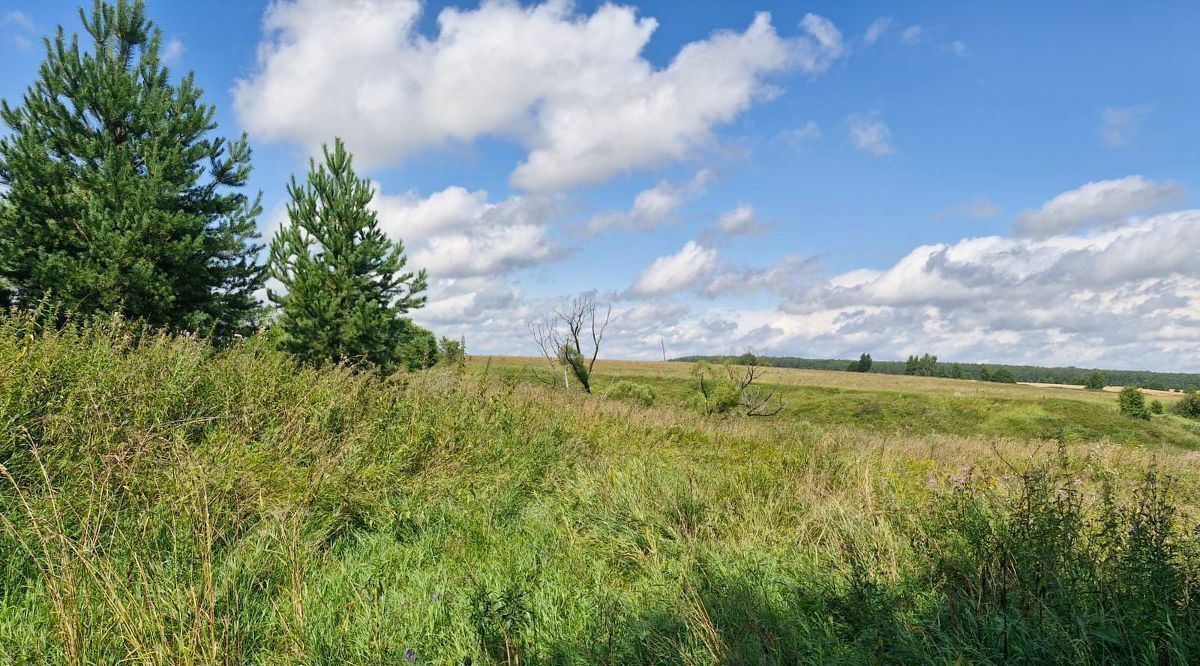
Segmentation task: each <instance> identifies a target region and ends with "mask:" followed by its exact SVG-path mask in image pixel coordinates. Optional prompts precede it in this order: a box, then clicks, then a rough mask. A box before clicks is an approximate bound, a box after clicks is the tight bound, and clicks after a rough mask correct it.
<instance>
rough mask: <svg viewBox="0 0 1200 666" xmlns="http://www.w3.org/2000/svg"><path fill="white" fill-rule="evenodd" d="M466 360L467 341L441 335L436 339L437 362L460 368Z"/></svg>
mask: <svg viewBox="0 0 1200 666" xmlns="http://www.w3.org/2000/svg"><path fill="white" fill-rule="evenodd" d="M466 362H467V343H466V341H465V340H453V339H451V338H447V337H446V336H442V338H441V340H439V341H438V363H440V364H442V365H448V366H451V367H455V368H461V367H463V365H464V364H466Z"/></svg>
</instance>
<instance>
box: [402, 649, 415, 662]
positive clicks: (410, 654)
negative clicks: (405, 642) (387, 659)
mask: <svg viewBox="0 0 1200 666" xmlns="http://www.w3.org/2000/svg"><path fill="white" fill-rule="evenodd" d="M404 660H405V661H416V660H417V651H416V650H414V649H412V648H408V649H407V650H405V651H404Z"/></svg>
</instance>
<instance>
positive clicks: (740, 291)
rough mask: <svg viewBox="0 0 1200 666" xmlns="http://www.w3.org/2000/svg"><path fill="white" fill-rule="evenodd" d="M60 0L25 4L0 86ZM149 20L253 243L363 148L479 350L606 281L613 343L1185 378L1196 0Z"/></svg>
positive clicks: (188, 7)
mask: <svg viewBox="0 0 1200 666" xmlns="http://www.w3.org/2000/svg"><path fill="white" fill-rule="evenodd" d="M75 6H76V5H75V3H66V2H48V1H41V2H35V1H25V0H6V2H5V4H4V7H3V8H2V9H0V56H2V60H0V97H3V98H5V99H8V100H10V101H16V100H18V99H19V97H20V95H21V94H22V92H23V90H24V88H25V87H26V86H27V85H28V84H29V82H30V81H31V80H32V78H33V77H34V75H35V72H36V68H37V65H38V63H39V62H40V60H41V57H42V49H41V46H40V43H39V39H40V36H41V35H43V34H48V33H49V32H50V31H51V30H52V29H53V28H54V26H55V25H57V24H60V23H61V24H64V25H65V26H66V27H67V29H68V30H75V29H77V26H78V20H77V18H76V17H75V11H76V10H75ZM149 6H150V11H151V14H152V16H153V18H154V19H155V20H156V21H157V22H158V24H159V25H160V27H161V28H162V29H163V32H164V36H165V39H166V41H167V42H169V43H170V44H171V46H169V50H170V51H171V56H172V57H171V63H172V65H171V66H172V67H173V70H174V71H176V72H182V71H184V70H188V69H191V70H194V71H195V72H196V76H197V78H198V80H199V82H200V83H201V84H202V85H203V86H204V88H205V89H206V91H207V99H208V101H209V102H210V103H212V104H214V105H215V106H216V108H217V117H218V121H219V122H220V125H221V130H220V131H221V132H223V133H227V134H234V133H238V132H241V131H243V130H245V131H248V132H250V137H251V141H252V144H253V146H254V148H255V157H256V159H255V169H256V170H255V174H254V178H253V186H254V187H255V188H256V189H261V190H262V191H263V193H264V204H265V207H266V209H267V211H266V213H265V214H264V216H263V219H262V220H261V227H262V229H263V231H264V234H266V235H269V234H270V233H271V231H272V229H273V228H274V226H275V225H277V224H279V223H280V221H281V219H282V205H283V199H284V184H285V182H286V181H287V178H288V177H289V175H290V174H292V173H302V171H303V169H304V168H305V161H306V159H307V156H308V155H310V154H311V153H312V152H313V151H314V150H315V148H316V146H318V145H319V144H320V142H322V141H328V140H330V139H331V138H332V137H333V136H334V135H335V134H336V135H341V136H344V137H345V138H346V139H347V141H348V142H349V143H350V147H351V148H352V150H354V151H355V153H356V155H358V157H359V162H360V165H361V166H362V167H363V168H362V171H363V173H364V174H365V175H367V176H369V177H370V178H371V179H372V180H374V181H376V182H377V183H378V187H379V197H378V198H377V207H378V209H379V212H380V219H381V222H382V223H383V224H384V226H385V228H387V229H388V230H389V232H391V233H394V234H395V235H396V236H397V237H398V238H401V239H403V240H405V242H406V243H407V244H408V245H409V249H410V256H411V257H412V259H413V260H414V261H415V262H419V263H421V264H422V265H425V266H427V267H428V268H429V269H430V272H431V276H432V278H434V285H433V289H432V294H431V295H432V299H431V301H432V302H431V306H430V307H429V308H427V310H426V311H425V312H422V313H419V314H418V315H417V319H418V320H419V321H421V322H422V323H423V324H426V325H428V326H430V327H432V328H434V329H435V330H437V331H438V332H439V333H446V334H450V335H455V336H457V335H465V336H466V338H467V344H468V348H469V349H470V350H471V351H472V352H475V353H531V352H532V351H533V348H532V347H531V345H530V343H529V341H528V340H527V337H528V336H527V335H526V333H525V323H526V322H527V321H529V320H531V319H534V318H536V317H538V316H539V315H540V314H542V313H544V312H546V311H548V310H549V309H551V308H552V307H553V305H554V304H555V303H557V302H559V301H561V300H562V299H563V298H567V297H570V296H571V295H573V294H577V293H580V292H584V291H595V292H596V295H597V297H598V298H599V299H601V300H602V301H605V302H610V303H612V306H613V311H614V323H613V329H612V334H611V335H612V338H611V341H610V347H609V349H610V351H611V354H612V355H615V356H622V357H630V358H646V357H654V356H656V355H657V354H658V349H659V340H662V341H663V342H664V343H665V344H666V346H667V348H668V352H669V353H672V354H684V353H696V352H706V351H707V352H714V353H720V352H728V351H742V350H744V349H753V350H755V351H759V352H763V353H772V354H795V355H804V356H856V355H857V354H858V353H859V352H862V351H869V352H872V353H873V354H874V355H875V357H876V358H903V357H904V356H906V355H907V354H910V353H924V352H930V353H935V354H938V355H940V356H941V357H943V358H950V359H954V360H963V361H984V362H988V361H990V362H1002V361H1011V362H1033V363H1046V364H1050V363H1053V364H1079V365H1102V366H1107V367H1149V368H1155V369H1190V370H1200V360H1197V358H1196V356H1195V354H1194V353H1193V350H1194V349H1195V348H1196V344H1197V343H1198V342H1200V333H1198V332H1197V331H1198V329H1200V326H1197V324H1200V321H1198V319H1200V312H1198V310H1200V307H1198V304H1200V281H1198V278H1200V262H1197V261H1196V260H1195V256H1196V250H1197V249H1200V235H1198V231H1197V229H1198V227H1197V226H1196V223H1197V220H1198V219H1200V214H1196V213H1194V212H1193V211H1191V210H1190V208H1191V206H1193V205H1194V204H1195V201H1194V199H1195V197H1194V194H1193V192H1194V191H1195V190H1196V188H1197V186H1198V185H1200V182H1198V173H1197V169H1198V166H1197V160H1196V159H1195V156H1196V155H1198V154H1200V133H1197V132H1196V130H1195V129H1194V126H1195V109H1196V108H1197V106H1198V104H1197V101H1198V100H1197V97H1198V94H1197V93H1198V91H1200V86H1198V85H1197V84H1198V83H1200V81H1198V80H1197V79H1198V78H1200V50H1197V49H1195V48H1194V46H1193V44H1194V38H1193V35H1192V34H1191V33H1192V28H1194V26H1195V25H1197V22H1198V21H1200V5H1197V4H1196V3H1183V2H1180V3H1155V5H1153V7H1152V8H1147V7H1146V6H1144V5H1141V4H1135V3H1081V2H1079V3H1076V2H1070V3H1065V2H1064V3H1013V2H1003V3H1001V2H996V3H954V2H945V3H935V2H927V3H919V4H916V3H905V4H897V3H890V2H878V3H865V2H863V3H845V2H813V3H798V2H781V3H772V2H761V3H757V4H751V3H732V2H692V3H677V2H643V3H637V4H623V5H616V6H602V5H601V4H600V3H594V2H578V3H574V4H569V3H563V2H558V3H553V2H552V3H549V4H533V3H521V4H515V3H485V5H484V6H483V7H480V5H479V4H477V3H449V4H448V6H447V5H446V4H444V3H424V4H421V3H418V2H416V1H415V0H363V1H361V2H355V3H350V2H335V1H334V0H287V1H286V2H277V3H274V4H268V3H262V2H216V1H213V0H208V1H201V2H189V3H174V2H165V1H162V0H160V1H158V2H154V1H151V2H150V3H149ZM1194 218H1195V219H1194Z"/></svg>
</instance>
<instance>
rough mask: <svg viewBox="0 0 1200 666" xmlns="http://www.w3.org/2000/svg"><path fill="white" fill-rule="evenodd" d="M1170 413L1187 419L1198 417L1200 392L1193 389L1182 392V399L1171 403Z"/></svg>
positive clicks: (1199, 414) (1199, 415) (1199, 416)
mask: <svg viewBox="0 0 1200 666" xmlns="http://www.w3.org/2000/svg"><path fill="white" fill-rule="evenodd" d="M1171 413H1172V414H1175V415H1177V416H1182V417H1185V418H1189V419H1200V393H1196V391H1195V389H1192V390H1190V391H1188V392H1187V393H1184V394H1183V399H1182V400H1180V401H1179V402H1177V403H1175V404H1174V405H1171Z"/></svg>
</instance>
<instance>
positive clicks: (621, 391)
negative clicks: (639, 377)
mask: <svg viewBox="0 0 1200 666" xmlns="http://www.w3.org/2000/svg"><path fill="white" fill-rule="evenodd" d="M604 396H605V397H606V398H612V399H613V400H627V401H629V402H636V403H638V404H640V405H642V406H643V407H649V406H650V405H653V404H654V389H652V388H650V387H649V386H646V385H645V384H639V383H637V382H631V381H628V380H624V379H623V380H621V381H619V382H617V383H615V384H613V385H612V386H610V387H608V390H607V391H605V392H604Z"/></svg>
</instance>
